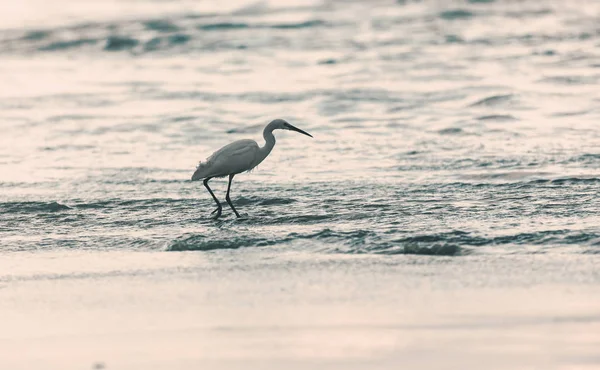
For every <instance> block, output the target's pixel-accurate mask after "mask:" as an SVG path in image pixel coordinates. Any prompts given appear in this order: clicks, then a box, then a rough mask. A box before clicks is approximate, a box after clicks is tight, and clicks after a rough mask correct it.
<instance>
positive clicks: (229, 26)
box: [198, 22, 250, 31]
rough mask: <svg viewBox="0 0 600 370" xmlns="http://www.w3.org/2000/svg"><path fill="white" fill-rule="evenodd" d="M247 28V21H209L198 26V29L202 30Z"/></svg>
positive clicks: (248, 26)
mask: <svg viewBox="0 0 600 370" xmlns="http://www.w3.org/2000/svg"><path fill="white" fill-rule="evenodd" d="M247 28H250V25H249V24H248V23H232V22H220V23H209V24H203V25H200V26H198V29H200V30H202V31H227V30H243V29H247Z"/></svg>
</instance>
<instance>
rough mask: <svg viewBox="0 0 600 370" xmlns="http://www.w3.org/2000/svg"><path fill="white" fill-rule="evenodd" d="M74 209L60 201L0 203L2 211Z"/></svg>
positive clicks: (27, 211)
mask: <svg viewBox="0 0 600 370" xmlns="http://www.w3.org/2000/svg"><path fill="white" fill-rule="evenodd" d="M69 209H72V208H71V207H69V206H66V205H64V204H60V203H58V202H6V203H0V212H1V213H44V212H60V211H65V210H69Z"/></svg>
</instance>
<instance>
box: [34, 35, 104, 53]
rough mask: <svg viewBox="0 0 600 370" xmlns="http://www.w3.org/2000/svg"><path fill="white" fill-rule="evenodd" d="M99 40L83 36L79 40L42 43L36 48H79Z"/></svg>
mask: <svg viewBox="0 0 600 370" xmlns="http://www.w3.org/2000/svg"><path fill="white" fill-rule="evenodd" d="M98 42H99V40H98V39H89V38H83V39H79V40H71V41H55V42H52V43H50V44H48V45H44V46H41V47H39V48H38V50H39V51H62V50H67V49H74V48H79V47H82V46H85V45H94V44H97V43H98Z"/></svg>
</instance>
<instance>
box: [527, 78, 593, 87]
mask: <svg viewBox="0 0 600 370" xmlns="http://www.w3.org/2000/svg"><path fill="white" fill-rule="evenodd" d="M538 82H542V83H551V84H557V85H594V84H597V83H598V77H597V76H554V77H546V78H543V79H541V80H539V81H538Z"/></svg>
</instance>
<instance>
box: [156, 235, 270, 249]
mask: <svg viewBox="0 0 600 370" xmlns="http://www.w3.org/2000/svg"><path fill="white" fill-rule="evenodd" d="M278 242H280V241H277V240H269V239H266V238H252V237H247V236H240V237H237V238H236V237H231V236H229V237H227V238H223V239H220V238H213V237H208V236H205V235H185V236H183V237H181V238H179V239H177V240H175V241H173V242H171V243H170V244H169V245H168V246H167V251H170V252H183V251H211V250H217V249H238V248H242V247H264V246H268V245H273V244H276V243H278Z"/></svg>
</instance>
